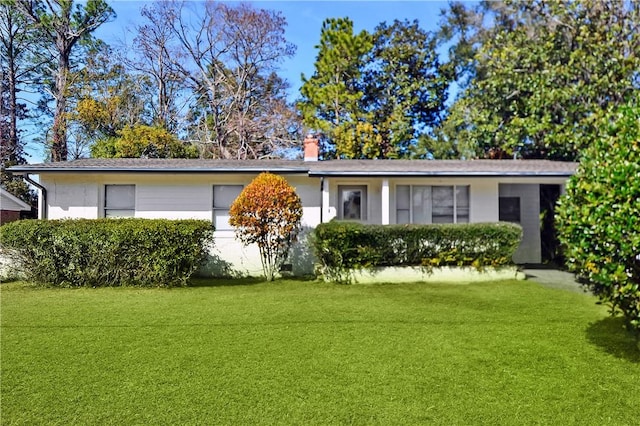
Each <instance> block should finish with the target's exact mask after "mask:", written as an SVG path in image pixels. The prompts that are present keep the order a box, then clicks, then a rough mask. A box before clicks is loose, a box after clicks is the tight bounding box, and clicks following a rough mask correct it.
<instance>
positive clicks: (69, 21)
mask: <svg viewBox="0 0 640 426" xmlns="http://www.w3.org/2000/svg"><path fill="white" fill-rule="evenodd" d="M15 6H16V7H17V8H18V10H19V11H20V12H21V13H22V14H23V15H24V16H25V17H26V19H28V20H29V21H31V23H32V24H33V25H34V27H35V28H36V29H38V30H39V31H40V32H41V34H42V36H43V37H44V38H45V40H46V41H47V44H48V45H49V47H50V50H51V54H52V56H53V57H54V58H55V61H56V63H55V64H54V65H53V69H52V76H53V79H54V85H53V89H52V91H51V95H52V96H53V98H54V100H55V112H54V118H53V128H52V137H51V138H52V140H51V159H52V160H53V161H65V160H66V159H67V113H68V108H67V97H68V89H69V75H70V72H71V68H72V65H73V63H72V62H73V61H72V58H73V53H74V50H75V48H76V47H77V46H78V43H79V42H80V41H81V40H83V39H84V40H86V39H88V38H89V37H90V35H91V33H92V32H93V31H95V30H96V29H97V28H98V27H99V26H100V25H102V24H103V23H105V22H107V21H108V20H109V19H111V18H113V17H115V13H114V12H113V9H111V7H109V5H108V4H107V3H106V2H105V1H104V0H87V1H86V2H84V3H82V4H79V3H78V4H75V7H74V2H73V0H16V1H15Z"/></svg>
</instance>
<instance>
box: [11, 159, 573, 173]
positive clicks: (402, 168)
mask: <svg viewBox="0 0 640 426" xmlns="http://www.w3.org/2000/svg"><path fill="white" fill-rule="evenodd" d="M576 167H577V163H572V162H560V161H549V160H328V161H302V160H201V159H193V160H192V159H144V158H107V159H98V158H90V159H80V160H73V161H65V162H56V163H41V164H25V165H19V166H13V167H11V168H9V169H8V170H9V171H10V172H13V173H16V174H48V173H256V172H263V171H269V172H273V173H281V174H286V173H295V174H308V175H309V176H317V177H321V176H359V177H363V176H379V177H381V176H571V175H572V174H573V173H574V172H575V170H576Z"/></svg>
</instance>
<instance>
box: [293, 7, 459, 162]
mask: <svg viewBox="0 0 640 426" xmlns="http://www.w3.org/2000/svg"><path fill="white" fill-rule="evenodd" d="M316 47H317V48H318V56H317V58H316V63H315V72H314V74H313V76H312V77H311V78H309V79H306V78H305V77H304V76H303V85H302V87H301V89H300V93H301V95H302V97H301V99H300V101H299V102H298V109H299V110H300V113H301V115H302V118H303V121H304V124H305V125H306V126H308V127H309V128H311V129H314V130H315V131H318V132H320V133H321V134H322V135H323V154H324V156H325V157H327V156H329V157H330V156H333V155H335V156H337V157H339V158H407V157H410V156H412V155H414V147H415V145H416V142H417V141H418V139H420V138H421V137H423V136H424V135H427V134H429V132H430V131H431V129H432V128H433V127H434V126H436V125H437V124H438V123H439V122H440V119H441V113H442V111H443V110H444V108H445V101H446V99H447V89H448V86H449V75H450V72H448V71H447V66H446V65H444V66H443V65H441V64H440V62H439V60H438V57H437V54H436V51H435V47H436V40H435V38H434V37H433V36H432V35H431V34H429V33H428V32H426V31H424V30H423V29H421V28H420V26H419V25H418V22H417V21H413V22H409V21H394V22H393V23H392V24H391V25H387V24H386V23H382V24H380V25H379V26H378V27H377V28H376V30H375V32H374V33H372V34H370V33H368V32H366V31H362V32H360V33H359V34H355V33H354V30H353V22H352V21H351V20H349V19H348V18H341V19H328V20H326V21H325V22H324V24H323V26H322V31H321V34H320V44H319V45H318V46H316Z"/></svg>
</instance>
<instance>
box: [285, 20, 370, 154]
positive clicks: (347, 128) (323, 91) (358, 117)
mask: <svg viewBox="0 0 640 426" xmlns="http://www.w3.org/2000/svg"><path fill="white" fill-rule="evenodd" d="M372 47H373V40H372V37H371V35H370V34H369V33H368V32H366V31H361V32H360V33H359V34H355V33H354V31H353V22H352V21H351V20H350V19H348V18H331V19H327V20H325V21H324V22H323V24H322V30H321V33H320V44H319V45H317V46H316V48H317V49H318V56H317V58H316V62H315V71H314V74H313V75H312V76H311V77H310V78H308V79H307V78H306V77H305V76H304V75H302V87H301V88H300V94H301V95H302V98H301V99H300V101H299V102H298V105H297V106H298V109H299V111H300V113H301V115H302V119H303V123H304V124H305V125H306V126H307V127H310V128H312V129H314V130H316V131H319V132H321V133H322V135H323V139H324V140H323V142H324V143H325V146H324V147H323V153H324V155H325V156H327V157H330V156H332V155H337V156H339V157H344V158H361V157H373V158H375V157H378V156H379V143H376V142H377V141H376V140H375V133H374V132H373V128H372V127H371V126H370V125H367V123H368V124H370V117H369V114H367V113H366V111H364V110H363V109H362V108H361V102H362V99H363V97H364V93H363V92H362V77H363V74H362V72H363V68H364V66H365V56H366V55H367V53H368V52H369V51H370V50H371V48H372ZM326 142H329V144H330V145H328V146H327V145H326Z"/></svg>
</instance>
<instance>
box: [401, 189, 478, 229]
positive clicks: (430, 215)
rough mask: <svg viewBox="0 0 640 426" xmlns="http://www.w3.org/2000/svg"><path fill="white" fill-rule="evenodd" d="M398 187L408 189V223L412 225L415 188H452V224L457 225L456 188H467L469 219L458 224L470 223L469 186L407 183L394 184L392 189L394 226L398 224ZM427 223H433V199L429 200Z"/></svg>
mask: <svg viewBox="0 0 640 426" xmlns="http://www.w3.org/2000/svg"><path fill="white" fill-rule="evenodd" d="M399 186H408V187H409V223H410V224H412V223H414V220H413V210H414V209H413V203H412V200H413V188H414V187H415V186H428V187H430V188H433V187H434V186H446V187H452V188H453V223H458V197H457V196H456V194H457V193H456V191H457V188H458V187H467V188H469V193H468V194H467V195H468V198H469V217H468V222H460V223H470V222H471V185H469V184H466V185H456V184H451V185H445V184H441V183H438V184H428V185H424V184H419V183H416V184H413V183H409V184H404V183H403V184H396V185H395V187H394V196H395V197H394V198H395V200H394V206H395V222H396V224H398V187H399ZM429 210H430V212H429V222H428V224H432V223H433V198H432V199H431V205H430V206H429Z"/></svg>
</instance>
